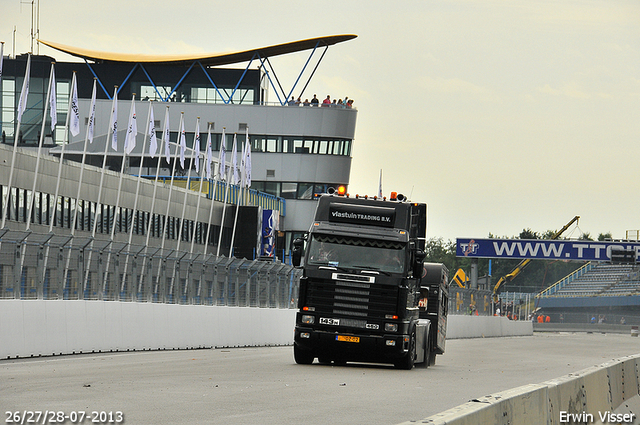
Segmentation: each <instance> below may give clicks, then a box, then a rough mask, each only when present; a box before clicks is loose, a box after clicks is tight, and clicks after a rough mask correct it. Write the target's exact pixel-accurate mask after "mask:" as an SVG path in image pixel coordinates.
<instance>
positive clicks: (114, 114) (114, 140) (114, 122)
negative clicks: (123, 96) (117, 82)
mask: <svg viewBox="0 0 640 425" xmlns="http://www.w3.org/2000/svg"><path fill="white" fill-rule="evenodd" d="M109 127H110V128H111V131H112V133H113V134H112V136H111V148H112V149H113V150H114V151H117V150H118V88H117V87H116V88H115V90H114V91H113V105H112V106H111V119H110V120H109Z"/></svg>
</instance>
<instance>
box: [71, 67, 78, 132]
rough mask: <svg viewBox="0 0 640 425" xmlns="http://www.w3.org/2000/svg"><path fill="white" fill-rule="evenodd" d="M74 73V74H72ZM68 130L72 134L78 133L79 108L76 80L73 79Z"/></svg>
mask: <svg viewBox="0 0 640 425" xmlns="http://www.w3.org/2000/svg"><path fill="white" fill-rule="evenodd" d="M74 75H75V74H74ZM69 131H71V134H73V135H74V136H77V135H78V134H80V109H78V82H77V81H76V80H75V79H74V80H73V87H72V88H71V116H70V117H69Z"/></svg>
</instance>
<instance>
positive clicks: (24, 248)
mask: <svg viewBox="0 0 640 425" xmlns="http://www.w3.org/2000/svg"><path fill="white" fill-rule="evenodd" d="M54 68H55V62H51V74H50V75H49V86H48V88H47V97H46V99H47V101H46V102H45V104H44V112H43V114H42V127H41V130H40V140H38V153H37V155H36V167H35V169H34V171H33V185H32V187H31V197H30V198H29V200H28V202H27V211H26V214H25V220H26V224H25V226H24V230H25V232H29V228H30V227H31V211H32V209H33V202H34V200H35V197H36V185H37V183H38V170H39V169H40V157H41V156H42V142H43V141H44V129H45V126H46V121H47V112H48V107H49V103H50V100H51V99H50V97H51V85H52V81H53V80H54V78H55V74H54ZM52 125H53V126H55V123H54V122H53V121H52ZM28 237H29V234H28V233H27V235H26V236H25V238H24V239H23V240H22V255H20V273H21V274H22V268H23V266H24V258H25V257H26V253H27V243H26V242H27V238H28Z"/></svg>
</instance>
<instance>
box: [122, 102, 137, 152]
mask: <svg viewBox="0 0 640 425" xmlns="http://www.w3.org/2000/svg"><path fill="white" fill-rule="evenodd" d="M137 135H138V122H137V119H136V97H135V95H134V96H133V98H132V99H131V113H130V114H129V124H128V125H127V135H126V137H125V138H124V152H125V153H126V154H127V155H129V154H130V153H131V152H132V151H133V150H134V149H135V147H136V136H137Z"/></svg>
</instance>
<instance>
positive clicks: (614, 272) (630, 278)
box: [536, 261, 640, 320]
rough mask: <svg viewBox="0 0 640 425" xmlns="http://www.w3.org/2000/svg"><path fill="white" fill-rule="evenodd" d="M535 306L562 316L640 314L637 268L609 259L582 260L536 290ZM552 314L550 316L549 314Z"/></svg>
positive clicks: (639, 281) (546, 312)
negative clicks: (580, 264)
mask: <svg viewBox="0 0 640 425" xmlns="http://www.w3.org/2000/svg"><path fill="white" fill-rule="evenodd" d="M536 308H539V309H541V310H543V311H544V312H545V314H551V315H556V316H558V317H559V316H560V314H561V313H562V314H563V317H572V316H575V314H578V313H579V314H578V317H581V319H580V320H584V319H583V318H584V314H585V313H587V316H592V315H600V314H609V315H611V314H613V315H616V316H623V315H628V316H640V267H638V265H636V264H635V261H634V262H631V263H630V264H616V262H614V263H610V262H607V263H605V262H602V263H594V262H589V263H586V264H585V265H584V266H583V267H581V268H580V269H578V270H576V271H575V272H573V273H572V274H570V275H569V276H566V277H565V278H563V279H561V280H560V281H558V282H556V283H555V284H554V285H552V286H550V287H549V288H547V289H545V290H544V291H542V292H540V293H539V294H538V295H537V296H536ZM552 317H553V316H552Z"/></svg>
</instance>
